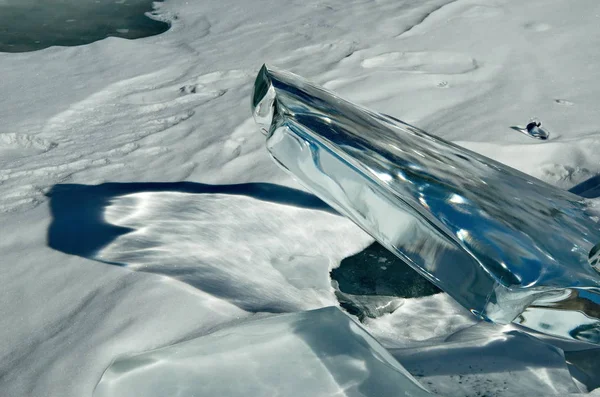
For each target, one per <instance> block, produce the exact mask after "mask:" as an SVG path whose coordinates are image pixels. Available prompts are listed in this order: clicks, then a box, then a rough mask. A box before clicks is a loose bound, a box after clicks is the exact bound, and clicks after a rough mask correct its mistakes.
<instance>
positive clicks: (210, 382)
mask: <svg viewBox="0 0 600 397" xmlns="http://www.w3.org/2000/svg"><path fill="white" fill-rule="evenodd" d="M133 395H136V396H144V397H154V396H156V397H163V396H198V397H201V396H228V397H235V396H240V397H242V396H244V397H246V396H281V397H285V396H323V397H324V396H356V397H358V396H373V397H380V396H381V397H385V396H390V397H392V396H394V397H396V396H407V397H408V396H411V397H419V396H423V397H425V396H430V395H431V394H430V393H428V392H427V391H425V389H423V387H422V386H421V385H420V384H418V382H417V381H416V380H415V379H414V378H413V377H412V376H411V375H410V374H409V373H408V371H406V370H405V369H404V368H403V367H402V366H401V365H400V364H399V363H398V362H397V361H396V360H395V359H394V358H393V357H392V356H391V355H390V353H388V352H387V350H385V349H384V348H383V347H382V346H381V345H380V344H379V343H378V342H377V341H376V340H375V339H373V337H372V336H370V335H369V334H368V333H367V332H366V331H365V330H364V329H362V328H361V327H360V326H359V325H358V324H356V323H355V322H354V321H353V320H352V319H351V318H350V317H348V316H347V315H345V314H344V313H342V312H341V311H340V310H339V309H338V308H335V307H327V308H324V309H319V310H313V311H308V312H301V313H296V314H286V315H280V316H275V317H270V318H266V319H260V320H255V321H251V322H247V323H241V324H235V325H232V326H229V327H226V328H223V329H220V330H218V331H216V332H214V333H212V334H210V335H207V336H203V337H200V338H197V339H193V340H190V341H187V342H183V343H180V344H176V345H173V346H169V347H166V348H163V349H159V350H155V351H151V352H148V353H143V354H140V355H137V356H133V357H127V358H121V359H118V360H117V361H115V362H114V363H113V364H112V365H111V366H110V367H109V368H108V369H107V371H106V372H105V373H104V376H103V377H102V379H101V380H100V383H99V384H98V386H97V387H96V390H95V392H94V397H129V396H133Z"/></svg>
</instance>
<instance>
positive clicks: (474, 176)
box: [252, 66, 600, 344]
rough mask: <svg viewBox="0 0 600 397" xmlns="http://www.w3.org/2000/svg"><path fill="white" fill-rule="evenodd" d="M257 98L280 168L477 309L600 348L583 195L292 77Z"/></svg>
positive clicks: (593, 226)
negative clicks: (549, 183)
mask: <svg viewBox="0 0 600 397" xmlns="http://www.w3.org/2000/svg"><path fill="white" fill-rule="evenodd" d="M252 105H253V112H254V117H255V120H256V122H257V123H258V124H259V126H260V128H261V130H262V131H263V132H265V133H266V135H267V148H268V150H269V151H270V153H271V155H272V156H273V157H274V159H275V160H276V162H277V163H278V164H279V165H281V166H282V167H283V168H284V169H285V170H287V171H288V172H290V173H291V174H292V175H294V176H295V177H296V178H297V179H298V180H299V181H300V182H301V183H303V184H304V185H305V186H306V187H307V188H308V189H310V190H311V191H312V192H313V193H315V194H316V195H317V196H319V197H320V198H322V199H323V200H324V201H326V202H327V203H328V204H330V205H331V206H332V207H334V208H335V209H336V210H338V211H339V212H340V213H342V214H344V215H346V216H347V217H348V218H350V219H352V220H353V221H354V222H355V223H357V224H358V225H360V226H361V227H362V228H363V229H364V230H366V231H367V232H369V233H370V234H371V235H372V236H373V237H374V238H376V239H377V240H378V241H379V242H380V243H381V244H382V245H384V246H385V247H386V248H388V249H389V250H391V251H392V252H394V253H395V254H397V255H398V256H399V257H401V258H402V259H404V260H405V261H407V262H408V263H409V264H410V265H411V266H412V267H414V268H415V269H416V270H417V271H419V272H420V273H421V274H422V275H423V276H424V277H425V278H427V279H428V280H430V281H431V282H433V283H434V284H436V285H437V286H438V287H440V288H441V289H443V290H444V291H446V292H448V293H449V294H450V295H451V296H452V297H453V298H454V299H456V300H457V301H458V302H459V303H461V304H462V305H463V306H465V307H466V308H468V309H469V310H471V312H472V313H474V314H476V315H478V316H479V317H481V318H484V319H489V320H491V321H495V322H499V323H509V322H511V321H515V322H517V323H519V324H521V325H523V326H525V327H528V328H530V329H533V330H536V331H539V332H544V333H547V334H550V335H555V336H560V337H564V338H573V339H577V340H582V341H586V342H591V343H597V344H600V275H599V274H598V272H597V271H596V270H595V269H594V268H593V267H592V266H590V263H589V262H588V256H589V254H590V251H591V250H592V247H594V245H595V244H596V243H598V242H599V241H600V230H599V228H598V223H597V219H598V218H597V217H595V216H594V214H593V213H592V212H591V210H590V209H589V208H588V206H587V205H586V202H585V201H584V200H583V199H581V198H580V197H577V196H575V195H573V194H571V193H569V192H566V191H562V190H559V189H557V188H555V187H553V186H550V185H548V184H546V183H543V182H541V181H539V180H537V179H535V178H533V177H530V176H529V175H526V174H523V173H521V172H519V171H516V170H514V169H512V168H510V167H507V166H505V165H503V164H500V163H497V162H495V161H493V160H491V159H488V158H486V157H484V156H481V155H478V154H476V153H473V152H471V151H468V150H466V149H463V148H461V147H459V146H456V145H454V144H452V143H449V142H446V141H444V140H442V139H439V138H436V137H434V136H431V135H429V134H427V133H425V132H423V131H421V130H419V129H417V128H415V127H413V126H410V125H408V124H405V123H403V122H401V121H399V120H396V119H393V118H391V117H389V116H385V115H381V114H378V113H375V112H372V111H370V110H367V109H365V108H362V107H360V106H358V105H355V104H352V103H350V102H347V101H345V100H343V99H341V98H339V97H338V96H337V95H336V94H334V93H332V92H330V91H327V90H325V89H323V88H321V87H318V86H316V85H314V84H312V83H309V82H308V81H306V80H304V79H303V78H301V77H299V76H296V75H294V74H292V73H289V72H285V71H279V70H276V69H272V68H267V67H266V66H265V67H263V68H262V69H261V71H260V72H259V74H258V77H257V79H256V82H255V87H254V95H253V98H252Z"/></svg>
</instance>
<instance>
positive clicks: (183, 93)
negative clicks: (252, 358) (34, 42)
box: [0, 0, 600, 397]
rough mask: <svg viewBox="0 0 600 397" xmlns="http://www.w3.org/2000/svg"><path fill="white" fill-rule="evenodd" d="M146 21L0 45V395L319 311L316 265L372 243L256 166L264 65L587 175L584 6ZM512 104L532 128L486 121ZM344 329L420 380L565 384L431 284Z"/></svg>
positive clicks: (543, 0)
mask: <svg viewBox="0 0 600 397" xmlns="http://www.w3.org/2000/svg"><path fill="white" fill-rule="evenodd" d="M158 14H159V15H160V17H161V18H162V19H164V20H167V21H170V22H172V24H173V25H172V28H171V29H170V30H169V31H167V32H166V33H164V34H162V35H159V36H154V37H148V38H145V39H139V40H134V41H128V40H125V39H118V38H108V39H105V40H102V41H99V42H95V43H92V44H89V45H85V46H80V47H69V48H62V47H52V48H48V49H45V50H41V51H36V52H31V53H21V54H7V53H1V54H0V70H1V71H2V73H1V75H0V92H2V94H3V95H2V96H0V120H1V121H2V122H1V123H0V224H1V225H2V228H1V229H0V230H1V237H2V238H0V258H1V260H0V280H2V288H1V289H0V302H2V304H1V305H0V330H2V331H1V336H2V337H1V338H0V395H2V396H10V397H12V396H65V397H68V396H91V395H92V393H93V391H94V388H95V387H96V384H97V383H98V381H99V380H100V378H101V377H102V374H103V373H104V371H105V370H106V369H107V368H108V367H109V365H110V364H111V362H113V361H114V360H115V359H116V358H118V357H125V356H128V355H132V354H136V353H141V352H144V351H148V350H152V349H156V348H160V347H165V346H169V345H172V344H174V343H176V342H180V341H183V340H189V339H192V338H195V337H202V336H203V335H206V334H209V333H211V332H213V331H214V330H216V329H217V328H218V329H223V328H227V327H228V326H231V327H234V328H235V326H237V324H240V323H243V322H244V321H245V320H247V319H253V318H254V317H256V316H259V317H260V316H270V315H273V314H274V313H283V312H296V311H299V310H308V309H316V308H319V307H324V306H330V305H336V304H337V302H336V299H335V295H334V290H333V288H332V287H331V286H330V285H329V275H328V271H329V270H330V269H331V268H333V267H335V266H337V264H338V263H339V261H340V260H341V259H342V258H343V257H346V256H349V255H351V254H353V253H355V252H358V251H360V250H361V249H363V248H365V247H366V246H368V245H369V244H370V243H371V241H372V240H371V239H370V238H369V237H368V236H366V235H365V234H364V233H363V232H362V231H361V230H360V229H359V228H358V227H356V226H354V225H353V224H351V223H350V222H349V221H347V220H345V219H343V218H342V217H339V216H337V215H335V214H332V213H331V211H330V210H328V209H327V208H326V207H324V206H323V205H322V203H320V202H319V201H318V200H314V199H313V198H311V197H310V196H308V195H302V194H300V193H298V191H297V190H293V189H300V187H299V186H298V185H297V184H296V183H295V182H294V181H292V180H291V179H289V178H288V177H287V176H286V175H285V174H283V172H282V171H280V170H279V169H278V167H276V166H275V165H274V164H273V162H272V160H271V159H270V158H269V156H268V154H267V152H266V150H265V149H264V137H263V136H262V135H261V134H260V133H259V132H258V131H257V128H256V127H255V125H254V123H253V121H252V120H251V118H250V110H249V108H250V104H249V102H250V94H251V90H252V82H253V79H254V76H255V74H256V72H257V71H258V69H259V68H260V66H261V65H262V64H263V63H264V62H268V63H271V64H273V65H276V66H279V67H282V68H286V69H290V70H291V71H293V72H296V73H298V74H300V75H303V76H305V77H307V78H309V79H311V80H313V81H316V82H317V83H320V84H323V85H324V86H326V87H328V88H331V89H334V90H336V91H338V92H339V93H340V94H341V95H343V96H345V97H347V98H348V99H350V100H353V101H356V102H358V103H361V104H363V105H366V106H369V107H371V108H373V109H375V110H378V111H380V112H383V113H387V114H390V115H392V116H395V117H397V118H400V119H402V120H404V121H406V122H409V123H412V124H415V125H417V126H419V127H421V128H423V129H425V130H427V131H429V132H431V133H434V134H437V135H439V136H441V137H443V138H446V139H450V140H452V141H455V142H457V143H459V144H461V145H464V146H466V147H467V148H469V149H472V150H475V151H477V152H479V153H482V154H484V155H486V156H489V157H491V158H494V159H496V160H498V161H501V162H503V163H505V164H508V165H510V166H513V167H515V168H518V169H520V170H522V171H524V172H527V173H530V174H531V175H534V176H536V177H538V178H541V179H543V180H545V181H547V182H549V183H552V184H555V185H557V186H560V187H564V188H570V187H572V186H574V185H576V184H578V183H581V182H584V181H586V180H587V179H589V178H592V177H594V176H595V175H598V174H599V173H600V163H598V160H597V153H598V150H599V148H600V139H598V136H599V132H598V129H597V127H596V125H597V124H596V121H597V120H598V119H599V117H598V116H600V108H599V107H598V106H597V103H598V98H600V83H598V82H599V81H600V68H598V63H599V61H600V52H598V51H597V50H596V49H597V48H599V45H600V23H599V22H600V3H599V2H597V1H596V0H579V1H577V2H571V1H559V0H557V1H552V2H550V1H547V0H532V1H528V2H521V1H518V0H491V1H486V2H481V1H471V0H456V1H449V0H404V1H397V0H378V1H366V0H349V1H342V0H330V1H326V2H324V1H311V0H309V1H299V0H291V1H276V0H256V1H253V2H244V1H241V0H223V1H219V2H201V1H185V0H169V1H167V2H165V3H163V4H160V9H159V10H158ZM532 116H536V117H539V119H540V120H541V121H542V122H543V123H544V127H545V128H548V130H549V131H550V139H549V140H548V141H536V140H532V139H530V138H529V137H527V136H525V135H523V134H520V133H518V132H516V131H514V130H512V129H511V128H510V127H511V126H515V125H524V124H525V123H527V121H528V120H529V119H530V118H531V117H532ZM181 181H187V182H188V183H186V184H182V183H181ZM159 182H160V183H159ZM240 184H243V185H240ZM88 185H93V186H88ZM257 312H258V314H257ZM265 313H268V314H265ZM364 325H365V327H366V329H367V330H368V331H369V332H370V333H371V334H372V335H373V336H374V337H375V338H376V339H378V340H379V341H380V342H381V343H383V345H384V346H386V347H389V348H392V349H394V350H392V353H393V354H394V356H395V357H396V358H397V359H398V360H399V362H400V363H402V362H403V360H405V361H406V367H407V368H408V369H409V370H412V371H416V372H415V373H413V375H415V376H418V377H419V378H421V379H422V380H423V384H424V385H425V386H427V387H429V388H430V389H431V391H434V392H436V391H437V392H440V393H446V395H465V396H481V395H484V394H486V395H497V396H504V395H527V396H532V395H536V394H537V395H544V396H547V395H552V394H554V395H566V394H567V393H572V392H573V391H574V390H575V389H573V385H572V383H571V382H573V381H571V380H570V379H567V377H566V376H565V374H566V373H565V367H564V363H562V362H561V363H562V364H560V365H559V364H556V365H554V364H553V365H552V366H549V367H544V366H543V365H541V364H540V362H539V361H535V362H532V360H531V359H530V358H531V355H532V353H531V352H530V351H525V350H523V349H521V347H520V346H522V345H523V344H525V345H528V344H526V343H525V342H523V339H522V338H523V336H513V334H506V332H513V330H505V329H496V328H494V327H493V326H492V328H493V332H492V331H489V334H484V336H483V337H481V336H480V338H479V339H477V340H478V341H481V338H484V340H488V342H477V341H476V340H475V339H473V341H470V340H469V339H468V338H467V339H466V340H464V339H461V338H458V339H457V340H453V339H452V338H451V335H452V334H455V333H457V332H460V331H461V330H463V329H471V328H472V327H473V326H474V324H473V319H472V318H471V317H470V314H469V313H467V312H466V311H464V310H463V309H462V308H460V307H458V306H457V305H456V304H455V303H454V302H453V301H452V300H450V299H449V298H448V297H447V296H446V295H444V294H439V295H433V296H430V297H425V298H416V299H409V300H405V301H404V302H403V304H402V305H401V306H400V308H399V309H398V310H397V311H395V312H394V313H392V314H389V315H384V316H382V317H380V318H379V319H368V320H367V322H366V323H365V324H364ZM476 326H477V327H478V326H479V325H476ZM468 327H471V328H468ZM465 332H466V331H465ZM486 332H487V331H486ZM499 332H500V333H501V335H500V336H499V334H498V333H499ZM502 332H504V333H502ZM485 338H487V339H485ZM503 341H505V342H506V343H505V344H502V342H503ZM448 343H449V344H448ZM446 344H448V345H446ZM490 346H491V347H490ZM531 348H532V349H534V347H531ZM396 349H402V350H396ZM411 349H413V350H411ZM414 349H425V350H423V351H425V352H428V354H429V356H428V357H432V359H431V360H432V362H437V363H439V364H442V367H444V369H443V370H440V369H439V368H440V367H439V365H438V366H436V365H433V364H432V363H430V364H431V365H423V363H422V357H421V356H420V353H419V354H417V353H415V352H419V351H418V350H414ZM427 349H429V350H427ZM478 349H482V350H478ZM485 349H488V350H485ZM511 349H512V350H511ZM535 349H538V350H537V351H538V352H539V355H540V357H552V360H554V361H552V362H553V363H557V362H558V361H560V360H557V358H556V354H561V353H560V352H558V353H557V352H556V351H555V350H551V349H550V348H549V347H548V346H547V345H545V344H536V345H535ZM503 351H510V353H511V354H508V355H507V356H506V357H505V358H504V363H503V365H501V366H499V367H497V368H496V367H491V366H490V365H489V362H488V358H486V354H493V355H494V356H496V355H498V354H497V352H503ZM478 352H481V354H479V353H478ZM484 352H487V353H484ZM519 354H521V355H519ZM535 354H538V353H535ZM462 357H465V360H466V361H465V362H467V361H469V360H472V361H469V362H473V363H475V364H470V365H471V367H472V368H471V369H469V367H468V366H467V367H466V368H463V367H461V366H458V365H455V363H456V362H460V361H461V360H462ZM419 360H421V361H419ZM523 363H526V364H523ZM588 367H589V366H588ZM473 368H475V369H473ZM549 368H550V369H549ZM590 368H597V367H593V365H592V366H591V367H590ZM479 369H484V370H482V371H478V370H479ZM497 369H498V370H499V372H494V371H496V370H497ZM505 369H506V370H505ZM481 372H485V374H488V373H490V374H491V375H490V382H488V381H487V375H483V376H482V375H481ZM515 372H518V376H515V375H514V373H515ZM461 377H462V378H461ZM580 379H583V377H580ZM453 382H454V383H453ZM460 382H462V383H460ZM575 384H576V386H577V387H579V388H581V389H582V390H583V391H585V389H586V387H587V386H586V384H585V382H582V381H579V380H576V381H575ZM429 385H430V386H429ZM505 387H506V389H505ZM592 394H594V395H600V391H599V390H596V391H595V392H593V393H592Z"/></svg>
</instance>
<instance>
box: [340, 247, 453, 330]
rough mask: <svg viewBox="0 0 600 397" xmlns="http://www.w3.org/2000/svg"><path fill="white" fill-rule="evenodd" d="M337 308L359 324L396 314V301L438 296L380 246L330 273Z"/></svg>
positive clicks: (436, 289) (418, 276)
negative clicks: (397, 299)
mask: <svg viewBox="0 0 600 397" xmlns="http://www.w3.org/2000/svg"><path fill="white" fill-rule="evenodd" d="M331 279H332V281H334V282H335V283H336V284H337V289H338V290H337V291H336V297H337V299H338V302H339V303H340V306H341V307H342V308H343V309H345V310H346V311H347V312H348V313H350V314H353V315H355V316H357V317H358V318H359V319H360V320H361V321H362V320H363V319H364V318H365V317H372V318H375V317H379V316H381V315H383V314H385V313H391V312H393V311H394V310H396V307H397V306H396V305H395V304H394V301H395V300H396V298H417V297H421V296H429V295H433V294H436V293H438V292H441V291H440V290H439V289H438V288H437V287H436V286H435V285H433V284H431V283H430V282H429V281H427V280H426V279H425V278H423V277H422V276H421V275H420V274H419V273H417V272H416V271H415V270H413V269H412V268H411V267H410V266H409V265H408V264H406V263H405V262H404V261H403V260H401V259H400V258H398V257H397V256H396V255H394V254H392V253H391V252H390V251H388V250H387V249H385V248H384V247H383V246H382V245H381V244H379V243H373V244H371V245H370V246H369V247H367V248H365V249H364V250H363V251H361V252H359V253H358V254H356V255H353V256H349V257H347V258H345V259H344V260H342V263H341V264H340V266H339V267H338V268H337V269H333V270H332V271H331Z"/></svg>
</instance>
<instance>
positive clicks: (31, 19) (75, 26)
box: [0, 0, 169, 52]
mask: <svg viewBox="0 0 600 397" xmlns="http://www.w3.org/2000/svg"><path fill="white" fill-rule="evenodd" d="M152 6H153V1H152V0H44V1H39V0H2V1H0V51H1V52H27V51H35V50H41V49H44V48H47V47H51V46H77V45H83V44H89V43H92V42H94V41H97V40H101V39H104V38H106V37H110V36H114V37H122V38H126V39H137V38H141V37H147V36H153V35H156V34H159V33H163V32H165V31H166V30H168V29H169V24H168V23H165V22H161V21H158V20H155V19H152V18H150V17H148V15H150V14H148V13H149V12H152Z"/></svg>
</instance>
